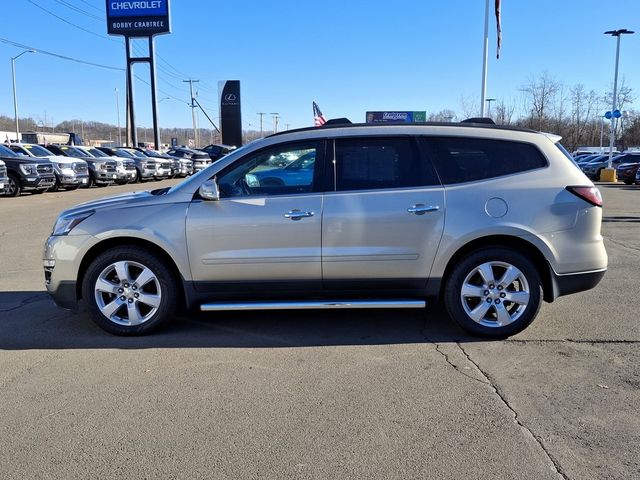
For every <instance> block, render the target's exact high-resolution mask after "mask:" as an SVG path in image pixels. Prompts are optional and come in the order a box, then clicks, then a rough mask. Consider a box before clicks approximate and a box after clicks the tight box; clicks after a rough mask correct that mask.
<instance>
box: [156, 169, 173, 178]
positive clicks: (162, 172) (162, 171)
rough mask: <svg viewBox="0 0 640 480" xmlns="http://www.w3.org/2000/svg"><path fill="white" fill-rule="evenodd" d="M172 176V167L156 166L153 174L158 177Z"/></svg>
mask: <svg viewBox="0 0 640 480" xmlns="http://www.w3.org/2000/svg"><path fill="white" fill-rule="evenodd" d="M170 176H171V168H156V171H155V172H154V174H153V178H156V179H161V178H162V179H164V178H169V177H170Z"/></svg>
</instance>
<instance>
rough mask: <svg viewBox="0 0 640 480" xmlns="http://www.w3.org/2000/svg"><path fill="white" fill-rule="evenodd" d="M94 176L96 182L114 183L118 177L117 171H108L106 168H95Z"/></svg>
mask: <svg viewBox="0 0 640 480" xmlns="http://www.w3.org/2000/svg"><path fill="white" fill-rule="evenodd" d="M93 176H94V179H95V181H96V183H113V182H115V181H116V180H117V179H118V174H117V173H116V172H108V171H105V170H94V171H93Z"/></svg>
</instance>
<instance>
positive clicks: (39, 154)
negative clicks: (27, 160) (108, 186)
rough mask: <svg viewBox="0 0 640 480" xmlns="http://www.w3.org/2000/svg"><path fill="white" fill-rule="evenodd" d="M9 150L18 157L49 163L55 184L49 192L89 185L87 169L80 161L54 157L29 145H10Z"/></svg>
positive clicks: (83, 162) (39, 148)
mask: <svg viewBox="0 0 640 480" xmlns="http://www.w3.org/2000/svg"><path fill="white" fill-rule="evenodd" d="M9 148H10V149H11V150H13V151H14V152H15V153H17V154H18V155H24V156H25V157H31V158H43V159H45V160H49V161H50V162H51V164H52V165H53V173H54V174H55V176H56V184H55V185H54V186H53V187H51V191H57V190H58V189H60V188H64V189H65V190H75V189H77V188H78V187H81V186H86V185H88V184H89V167H88V166H87V162H85V161H84V160H82V159H79V158H70V157H64V156H62V155H54V154H53V153H51V152H50V151H49V150H47V149H46V148H44V147H41V146H40V145H33V144H30V143H12V144H11V145H9Z"/></svg>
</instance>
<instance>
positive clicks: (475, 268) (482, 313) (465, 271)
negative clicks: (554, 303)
mask: <svg viewBox="0 0 640 480" xmlns="http://www.w3.org/2000/svg"><path fill="white" fill-rule="evenodd" d="M444 301H445V306H446V308H447V311H448V313H449V315H450V316H451V318H452V319H453V320H454V321H455V322H456V323H458V325H460V326H461V327H462V328H463V329H465V330H467V331H469V332H471V333H473V334H475V335H479V336H484V337H494V338H504V337H508V336H510V335H514V334H516V333H518V332H520V331H522V330H524V329H525V328H526V327H527V326H528V325H529V324H531V322H533V320H534V319H535V317H536V315H537V314H538V311H539V310H540V306H541V303H542V282H541V280H540V275H539V273H538V271H537V269H536V267H535V266H534V265H533V263H531V261H530V260H529V259H528V258H527V257H526V256H525V255H523V254H521V253H519V252H517V251H515V250H512V249H510V248H486V249H482V250H478V251H476V252H474V253H472V254H471V255H467V256H466V257H464V258H463V260H462V261H461V262H460V263H459V264H458V265H456V266H455V267H454V268H453V270H452V271H451V274H450V275H449V277H448V280H447V282H446V285H445V294H444Z"/></svg>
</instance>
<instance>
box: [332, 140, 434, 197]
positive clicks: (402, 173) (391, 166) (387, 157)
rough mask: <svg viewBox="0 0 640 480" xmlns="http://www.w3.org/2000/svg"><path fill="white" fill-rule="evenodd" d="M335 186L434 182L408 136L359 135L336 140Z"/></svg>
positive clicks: (366, 187)
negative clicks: (371, 136)
mask: <svg viewBox="0 0 640 480" xmlns="http://www.w3.org/2000/svg"><path fill="white" fill-rule="evenodd" d="M335 159H336V162H335V168H334V175H335V189H336V191H346V190H375V189H388V188H403V187H418V186H423V185H435V184H436V183H438V182H437V179H436V176H435V173H434V172H433V170H432V169H431V168H430V165H426V164H425V165H423V162H422V161H421V160H420V156H419V155H418V152H417V148H416V145H415V144H414V141H413V140H412V139H411V138H409V137H401V138H393V137H375V138H370V137H360V138H346V139H336V140H335Z"/></svg>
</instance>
